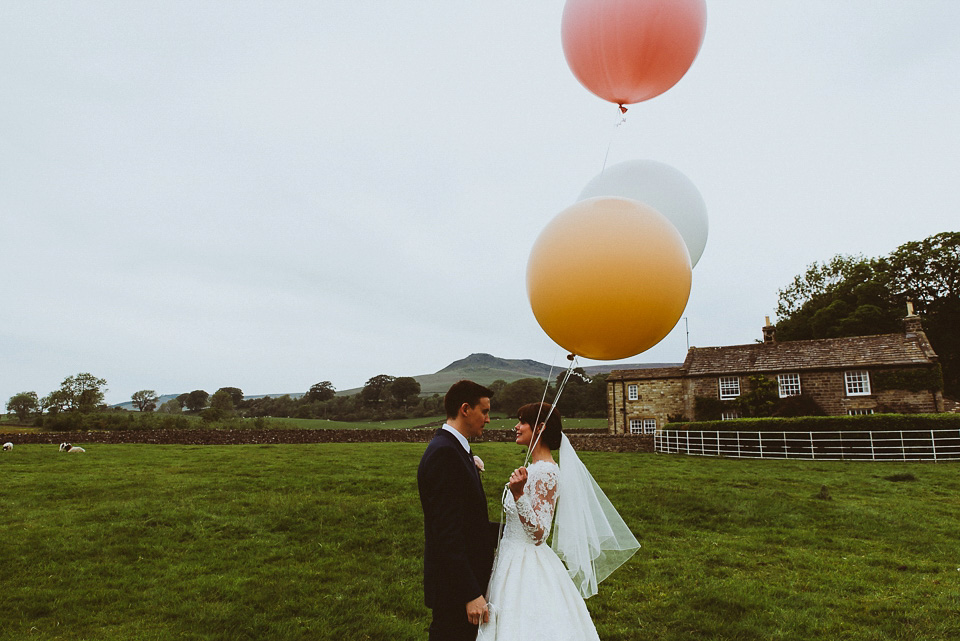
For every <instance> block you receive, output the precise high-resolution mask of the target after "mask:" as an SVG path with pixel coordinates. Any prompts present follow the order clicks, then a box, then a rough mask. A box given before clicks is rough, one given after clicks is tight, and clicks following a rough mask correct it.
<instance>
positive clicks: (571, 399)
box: [7, 368, 606, 426]
mask: <svg viewBox="0 0 960 641" xmlns="http://www.w3.org/2000/svg"><path fill="white" fill-rule="evenodd" d="M575 373H576V375H575V376H572V377H571V378H570V380H569V381H568V383H567V386H566V388H565V391H564V393H563V398H562V400H561V405H560V411H561V412H562V414H563V415H564V416H569V417H587V416H590V417H594V416H596V417H602V416H605V415H606V375H600V376H594V377H593V378H592V379H591V378H588V377H587V376H586V374H585V373H584V371H583V369H582V368H578V369H577V370H576V372H575ZM561 378H562V375H561V376H558V377H557V380H556V381H552V382H551V383H550V385H549V386H548V385H546V381H544V380H543V379H540V378H524V379H520V380H517V381H513V382H509V383H508V382H507V381H504V380H497V381H494V382H493V383H491V384H490V386H489V387H490V388H491V389H492V390H493V391H494V396H493V399H492V402H491V409H492V410H493V411H495V412H500V413H503V414H506V415H513V414H514V413H515V412H516V410H517V409H518V408H519V407H520V406H521V405H524V404H526V403H530V402H533V401H537V400H540V399H541V398H546V400H547V401H550V400H552V399H553V397H554V395H555V394H556V389H557V386H558V385H559V384H560V381H561ZM106 384H107V381H106V380H105V379H103V378H98V377H96V376H93V375H92V374H89V373H81V374H77V375H76V376H68V377H67V378H66V379H64V381H63V383H62V384H61V386H60V388H59V389H57V390H54V391H53V392H51V393H50V394H48V395H47V396H44V397H42V398H41V397H39V396H38V395H37V393H36V392H21V393H19V394H15V395H14V396H12V397H11V398H10V399H9V401H7V412H9V413H11V414H15V415H16V416H17V419H18V420H19V421H20V422H21V423H28V422H32V423H33V424H34V425H40V426H42V425H44V423H45V422H46V423H47V424H50V423H53V424H56V425H58V426H64V425H69V423H70V417H71V416H77V417H78V420H79V417H82V416H83V415H87V414H90V413H94V412H107V411H125V410H122V409H120V408H109V407H107V406H106V405H105V404H104V393H105V392H106V391H107V390H106ZM131 401H132V403H133V406H134V408H136V410H137V411H138V412H140V413H142V414H150V413H157V414H163V415H176V414H187V415H198V416H200V417H201V418H203V419H204V420H207V421H211V422H213V421H224V420H229V419H232V418H258V417H276V418H315V419H329V420H337V421H375V420H393V419H402V418H420V417H423V418H427V417H436V416H442V415H443V414H444V409H443V396H442V395H440V394H432V395H425V394H421V386H420V383H419V382H418V381H417V380H416V379H415V378H413V377H410V376H389V375H387V374H378V375H377V376H374V377H372V378H370V379H369V380H367V382H366V384H364V386H363V388H362V389H361V390H360V392H358V393H357V394H353V395H337V390H336V388H335V387H334V386H333V384H332V383H331V382H330V381H321V382H319V383H316V384H314V385H312V386H311V387H310V389H309V390H307V391H306V392H305V393H304V394H302V395H300V396H292V395H290V394H284V395H282V396H277V397H270V396H263V397H259V398H245V397H244V393H243V391H242V390H241V389H240V388H237V387H221V388H219V389H218V390H217V391H215V392H214V393H213V394H210V393H208V392H207V391H205V390H193V391H191V392H187V393H184V394H180V395H178V396H176V397H175V398H171V399H168V400H167V401H165V402H163V403H160V395H158V394H157V392H156V391H155V390H150V389H144V390H138V391H137V392H134V393H133V394H132V395H131Z"/></svg>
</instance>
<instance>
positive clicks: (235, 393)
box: [210, 387, 243, 408]
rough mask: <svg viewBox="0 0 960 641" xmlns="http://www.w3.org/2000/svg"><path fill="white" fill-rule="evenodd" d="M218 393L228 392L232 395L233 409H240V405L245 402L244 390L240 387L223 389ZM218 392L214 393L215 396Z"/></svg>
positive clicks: (211, 403) (211, 402)
mask: <svg viewBox="0 0 960 641" xmlns="http://www.w3.org/2000/svg"><path fill="white" fill-rule="evenodd" d="M217 392H226V393H227V394H229V395H230V402H231V403H232V408H237V407H240V403H242V402H243V390H241V389H240V388H239V387H221V388H220V389H218V390H217ZM217 392H214V393H213V395H214V396H216V395H217ZM210 405H211V406H212V405H213V400H212V399H211V401H210Z"/></svg>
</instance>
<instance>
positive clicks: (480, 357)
mask: <svg viewBox="0 0 960 641" xmlns="http://www.w3.org/2000/svg"><path fill="white" fill-rule="evenodd" d="M675 365H676V363H618V364H615V365H591V366H589V367H584V368H583V369H584V371H585V372H586V373H587V374H588V375H593V374H606V373H608V372H610V371H611V370H614V369H645V368H649V367H671V366H675ZM566 366H567V363H566V361H564V362H563V363H562V364H560V365H557V366H555V367H554V368H552V374H551V367H550V366H549V365H547V364H546V363H541V362H539V361H534V360H530V359H509V358H500V357H497V356H493V355H491V354H471V355H470V356H467V357H466V358H462V359H460V360H458V361H454V362H452V363H450V364H449V365H447V366H446V367H444V368H443V369H441V370H440V371H438V372H434V373H433V374H419V375H417V376H414V377H413V378H415V379H416V380H417V382H418V383H420V393H421V394H423V395H428V396H429V395H433V394H445V393H446V392H447V390H448V389H449V388H450V386H451V385H453V384H454V383H456V382H457V381H459V380H461V379H464V378H468V379H470V380H472V381H476V382H477V383H480V384H481V385H489V384H490V383H492V382H494V381H496V380H503V381H506V382H508V383H512V382H513V381H516V380H519V379H521V378H541V379H544V380H546V379H547V378H548V377H551V378H556V377H557V376H558V375H559V374H560V373H561V372H562V371H563V370H564V369H566ZM391 376H393V374H391ZM400 376H403V374H400ZM360 389H361V388H359V387H356V388H353V389H347V390H339V391H338V392H337V394H338V395H342V396H349V395H352V394H357V393H359V392H360ZM207 391H208V392H210V393H213V392H214V391H215V390H207ZM305 392H306V390H299V391H296V392H286V393H287V394H289V395H290V396H291V397H293V398H297V397H300V396H303V394H304V393H305ZM263 396H271V397H274V398H276V397H277V396H283V393H280V394H256V395H248V396H245V397H244V398H261V397H263ZM176 397H177V394H164V395H163V396H161V397H160V403H163V402H165V401H167V400H169V399H171V398H176ZM115 407H121V408H123V409H127V410H132V409H133V403H131V402H126V403H120V404H118V405H116V406H115Z"/></svg>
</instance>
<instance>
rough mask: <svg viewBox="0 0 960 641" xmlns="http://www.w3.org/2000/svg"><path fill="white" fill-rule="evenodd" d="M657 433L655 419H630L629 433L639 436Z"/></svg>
mask: <svg viewBox="0 0 960 641" xmlns="http://www.w3.org/2000/svg"><path fill="white" fill-rule="evenodd" d="M656 431H657V419H655V418H631V419H630V433H631V434H636V435H641V434H653V433H654V432H656Z"/></svg>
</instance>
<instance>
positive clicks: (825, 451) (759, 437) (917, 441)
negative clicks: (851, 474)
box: [654, 429, 960, 461]
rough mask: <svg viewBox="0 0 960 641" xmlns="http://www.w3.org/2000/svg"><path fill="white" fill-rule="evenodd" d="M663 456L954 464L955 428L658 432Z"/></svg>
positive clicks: (958, 449) (957, 455)
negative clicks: (853, 430)
mask: <svg viewBox="0 0 960 641" xmlns="http://www.w3.org/2000/svg"><path fill="white" fill-rule="evenodd" d="M654 450H655V451H657V452H661V453H667V454H693V455H696V456H722V457H729V458H757V459H807V460H817V461H960V429H948V430H904V431H889V432H847V431H843V432H735V431H710V432H700V431H686V430H661V431H658V432H656V434H654Z"/></svg>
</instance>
